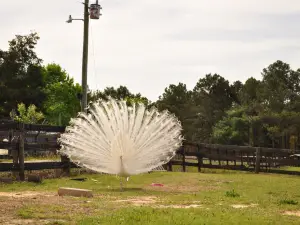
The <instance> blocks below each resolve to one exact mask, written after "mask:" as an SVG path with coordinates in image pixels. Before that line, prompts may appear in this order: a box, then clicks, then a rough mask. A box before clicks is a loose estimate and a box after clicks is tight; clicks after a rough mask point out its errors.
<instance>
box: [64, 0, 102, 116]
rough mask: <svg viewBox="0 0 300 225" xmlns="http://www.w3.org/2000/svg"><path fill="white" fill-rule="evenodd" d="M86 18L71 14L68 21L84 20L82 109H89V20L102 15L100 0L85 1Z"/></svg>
mask: <svg viewBox="0 0 300 225" xmlns="http://www.w3.org/2000/svg"><path fill="white" fill-rule="evenodd" d="M83 4H84V18H83V19H73V18H72V16H71V15H70V16H69V19H68V20H67V21H66V22H67V23H72V21H73V20H82V21H83V22H84V27H83V53H82V80H81V86H82V95H81V111H82V112H86V111H87V92H88V90H87V89H88V86H87V70H88V55H89V22H90V18H91V19H99V17H100V16H101V15H102V14H101V13H100V10H101V9H102V7H101V6H100V5H99V4H98V0H96V4H91V5H89V0H85V1H84V3H83ZM89 10H90V12H89Z"/></svg>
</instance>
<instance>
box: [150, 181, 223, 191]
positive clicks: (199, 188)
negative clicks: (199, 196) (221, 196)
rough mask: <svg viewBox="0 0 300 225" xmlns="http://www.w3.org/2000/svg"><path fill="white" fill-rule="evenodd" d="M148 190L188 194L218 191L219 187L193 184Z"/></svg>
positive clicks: (153, 187) (152, 187) (151, 187)
mask: <svg viewBox="0 0 300 225" xmlns="http://www.w3.org/2000/svg"><path fill="white" fill-rule="evenodd" d="M145 189H146V190H152V191H153V190H157V191H166V192H174V193H187V192H199V191H209V190H216V189H218V187H217V186H201V185H199V184H191V183H189V184H188V185H182V184H180V185H165V186H163V187H156V186H147V187H145Z"/></svg>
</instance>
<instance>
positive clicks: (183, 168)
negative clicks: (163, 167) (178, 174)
mask: <svg viewBox="0 0 300 225" xmlns="http://www.w3.org/2000/svg"><path fill="white" fill-rule="evenodd" d="M182 171H183V172H186V166H185V150H184V146H182Z"/></svg>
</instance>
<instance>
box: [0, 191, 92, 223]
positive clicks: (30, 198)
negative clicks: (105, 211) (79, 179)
mask: <svg viewBox="0 0 300 225" xmlns="http://www.w3.org/2000/svg"><path fill="white" fill-rule="evenodd" d="M0 206H1V207H0V224H12V225H16V224H20V225H23V224H38V225H40V224H48V223H49V222H51V221H52V220H51V219H50V218H52V217H53V215H52V214H53V211H55V210H56V208H60V210H59V211H55V213H56V216H58V217H61V218H64V217H65V216H66V214H69V213H70V214H85V215H88V214H90V213H93V212H94V211H95V209H94V208H92V207H89V206H88V205H86V202H84V201H82V199H78V198H72V197H60V196H58V194H57V193H55V192H38V191H24V192H0ZM23 207H29V208H31V207H33V209H35V208H36V209H37V210H40V213H42V214H43V217H45V218H43V219H42V220H41V219H22V218H20V217H19V216H18V211H19V210H20V209H21V208H23ZM49 207H50V208H49ZM51 207H55V208H53V210H51ZM49 209H50V210H49ZM47 217H49V219H48V218H47ZM56 221H57V220H56Z"/></svg>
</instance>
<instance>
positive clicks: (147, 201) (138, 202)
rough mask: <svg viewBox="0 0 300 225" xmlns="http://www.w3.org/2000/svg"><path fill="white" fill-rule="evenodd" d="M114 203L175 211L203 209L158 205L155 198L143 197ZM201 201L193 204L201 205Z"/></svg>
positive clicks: (192, 206)
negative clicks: (173, 209)
mask: <svg viewBox="0 0 300 225" xmlns="http://www.w3.org/2000/svg"><path fill="white" fill-rule="evenodd" d="M114 202H126V203H130V204H132V205H134V206H145V205H147V206H151V207H153V208H175V209H189V208H199V207H202V206H201V205H198V204H191V205H157V204H156V203H157V202H158V200H157V198H156V197H154V196H141V197H135V198H129V199H122V200H115V201H114ZM199 202H200V201H194V202H193V203H199Z"/></svg>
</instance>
